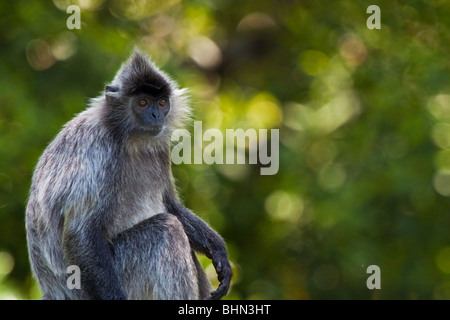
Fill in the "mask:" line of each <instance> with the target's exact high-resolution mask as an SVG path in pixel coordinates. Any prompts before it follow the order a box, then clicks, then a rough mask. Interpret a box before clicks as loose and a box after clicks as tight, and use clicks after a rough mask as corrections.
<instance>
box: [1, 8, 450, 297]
mask: <svg viewBox="0 0 450 320" xmlns="http://www.w3.org/2000/svg"><path fill="white" fill-rule="evenodd" d="M71 4H75V5H78V6H79V7H80V9H81V29H79V30H68V28H67V26H66V20H67V19H68V18H69V16H70V15H71V14H68V13H66V8H67V7H68V6H69V5H71ZM372 4H376V5H378V6H379V7H380V9H381V29H379V30H376V29H374V30H369V29H368V28H367V26H366V21H367V19H368V18H369V17H370V14H368V13H366V10H367V7H368V6H369V5H372ZM0 29H1V30H2V32H1V33H0V299H36V298H39V297H40V292H39V289H38V287H37V286H36V282H35V280H34V279H33V278H32V276H31V274H30V266H29V263H28V256H27V249H26V237H25V230H24V212H25V205H26V201H27V196H28V190H29V187H30V179H31V175H32V172H33V168H34V166H35V164H36V162H37V160H38V158H39V156H40V154H41V153H42V152H43V150H44V149H45V147H46V145H47V144H48V143H49V142H50V141H51V139H52V138H53V137H54V136H55V135H56V134H57V133H58V132H59V130H60V129H61V127H62V126H63V124H64V123H66V122H67V121H69V120H70V119H71V118H72V117H73V116H74V115H75V114H77V113H79V112H81V111H82V110H83V109H84V108H85V107H86V103H87V102H88V99H89V98H92V97H95V96H97V95H98V94H99V93H100V92H101V91H102V90H103V88H104V85H105V84H106V83H107V82H108V81H111V80H112V77H113V75H114V74H115V72H116V71H117V69H118V68H119V67H120V64H121V63H122V62H123V61H124V60H125V59H126V58H127V57H128V56H129V54H130V52H131V51H132V49H133V47H134V46H135V45H138V46H139V47H140V48H141V49H142V50H143V51H145V52H147V53H148V54H150V55H151V56H152V57H153V59H154V61H155V62H156V64H157V65H158V66H160V67H161V68H162V69H163V70H165V71H166V72H167V73H169V74H170V75H171V76H172V77H173V78H174V79H175V80H177V81H178V82H179V83H180V85H181V86H182V87H187V88H189V89H190V90H191V100H192V106H193V108H194V114H193V118H194V119H195V120H198V121H202V122H203V130H206V129H208V128H218V129H220V130H221V131H222V132H225V130H226V129H232V128H243V129H247V128H254V129H256V130H258V129H263V128H264V129H279V130H280V131H279V133H280V153H279V156H280V169H279V171H278V173H277V174H276V175H272V176H262V175H260V166H258V165H248V164H247V165H237V164H236V165H206V164H203V165H194V164H191V165H187V164H183V165H174V166H173V171H174V174H175V176H176V178H177V180H178V186H179V190H180V194H181V196H182V198H183V199H184V202H185V204H186V206H187V207H189V208H191V209H192V210H193V211H194V212H196V213H197V214H198V215H199V216H200V217H202V218H203V219H205V220H206V221H208V222H209V224H210V225H211V226H213V227H214V228H215V229H216V230H217V231H218V232H219V233H220V234H221V235H223V237H224V238H225V240H226V242H227V245H228V249H229V254H230V258H231V261H232V264H233V269H234V273H235V276H234V278H233V284H232V289H231V291H230V294H229V295H228V297H227V298H228V299H449V298H450V237H449V228H450V215H449V211H450V200H449V196H450V72H449V66H450V59H449V53H450V52H449V50H450V5H449V3H448V1H444V0H440V1H439V0H436V1H418V0H417V1H407V2H406V1H387V0H386V1H313V0H304V1H294V0H287V1H269V0H250V1H238V0H218V1H212V0H211V1H208V0H198V1H183V0H168V1H144V0H130V1H119V0H79V1H71V0H53V1H43V0H41V1H25V0H15V1H1V2H0ZM189 130H192V126H191V127H190V129H189ZM202 263H203V264H204V266H205V268H206V269H207V272H208V274H209V276H210V278H211V279H212V281H214V283H215V285H216V284H217V281H216V280H215V277H216V275H215V273H214V270H213V267H212V266H211V264H210V262H209V261H208V260H207V259H202ZM370 265H378V266H379V267H380V270H381V289H380V290H369V289H368V288H367V287H366V280H367V278H368V277H369V275H370V274H367V273H366V270H367V267H368V266H370Z"/></svg>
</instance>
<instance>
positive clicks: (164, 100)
mask: <svg viewBox="0 0 450 320" xmlns="http://www.w3.org/2000/svg"><path fill="white" fill-rule="evenodd" d="M168 102H169V101H168V100H167V99H166V98H161V99H159V100H158V104H159V105H160V106H161V107H163V108H164V107H167V104H168Z"/></svg>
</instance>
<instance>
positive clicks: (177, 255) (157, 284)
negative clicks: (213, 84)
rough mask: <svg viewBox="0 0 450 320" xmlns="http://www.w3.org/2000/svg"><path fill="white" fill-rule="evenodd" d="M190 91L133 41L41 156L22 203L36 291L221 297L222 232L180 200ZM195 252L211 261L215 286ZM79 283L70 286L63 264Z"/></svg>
mask: <svg viewBox="0 0 450 320" xmlns="http://www.w3.org/2000/svg"><path fill="white" fill-rule="evenodd" d="M189 117H190V106H189V103H188V97H187V90H186V89H181V88H180V87H179V86H178V84H177V83H176V82H175V81H174V80H172V79H171V78H170V77H169V75H167V74H166V73H164V72H163V71H161V70H160V69H159V68H158V67H157V66H156V65H155V64H154V63H153V61H152V60H151V58H150V57H149V56H147V55H145V54H144V53H142V51H141V50H139V49H138V48H135V49H134V51H133V53H132V54H131V56H130V57H129V59H128V60H127V61H126V62H125V63H123V64H122V66H121V68H120V69H119V71H118V72H117V74H116V75H115V77H114V79H113V81H112V82H111V83H109V84H108V85H106V86H105V89H104V91H103V92H102V93H101V94H100V96H99V97H97V98H93V99H91V100H90V102H89V104H88V107H87V108H86V109H85V110H84V111H82V112H81V113H79V114H78V115H76V116H75V117H74V118H73V119H72V120H71V121H69V122H68V123H67V124H66V125H65V126H64V127H63V128H62V130H61V131H60V132H59V133H58V134H57V136H56V137H55V138H54V140H53V141H52V142H51V143H50V144H49V145H48V146H47V148H46V149H45V150H44V152H43V154H42V155H41V157H40V159H39V161H38V163H37V165H36V167H35V170H34V173H33V176H32V180H31V187H30V193H29V197H28V203H27V207H26V214H25V215H26V219H25V220H26V221H25V222H26V236H27V244H28V254H29V260H30V264H31V269H32V273H33V275H34V277H35V278H36V280H37V282H38V284H39V287H40V289H41V291H42V293H43V297H42V299H50V300H64V299H77V300H78V299H80V300H90V299H95V300H103V299H105V300H125V299H133V300H134V299H136V300H137V299H154V300H159V299H161V300H162V299H169V300H171V299H174V300H175V299H221V298H222V297H224V296H225V295H226V294H227V292H228V290H229V287H230V280H231V277H232V270H231V266H230V262H229V260H228V255H227V249H226V245H225V242H224V240H223V238H222V237H221V236H220V235H219V234H218V233H217V232H216V231H214V230H213V229H212V228H211V227H210V226H209V225H208V224H207V223H206V222H204V221H203V220H202V219H200V218H199V217H198V216H197V215H195V214H194V213H193V212H192V211H190V210H189V209H187V208H186V207H185V206H184V205H182V203H181V200H180V198H179V196H178V193H177V191H176V186H175V180H174V178H173V175H172V171H171V165H170V162H171V160H170V142H171V141H170V137H171V134H172V132H173V131H174V130H175V129H176V128H180V127H182V126H183V124H184V123H185V122H186V121H187V120H188V119H189ZM196 252H197V253H199V254H204V255H206V256H207V257H208V258H210V259H211V260H212V264H213V266H214V268H215V270H216V273H217V277H218V280H219V286H218V288H217V289H216V290H215V291H212V290H213V289H212V286H211V284H210V282H209V280H208V278H207V276H206V274H205V272H204V270H203V269H202V266H201V265H200V263H199V261H198V258H197V256H196ZM72 265H75V266H77V267H79V270H80V280H81V285H80V288H79V289H77V288H74V289H69V288H68V286H67V278H68V274H67V268H68V266H72Z"/></svg>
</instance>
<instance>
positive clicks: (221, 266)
mask: <svg viewBox="0 0 450 320" xmlns="http://www.w3.org/2000/svg"><path fill="white" fill-rule="evenodd" d="M209 258H211V259H212V263H213V265H214V268H215V269H216V272H217V279H218V280H219V281H220V285H219V287H218V288H217V290H216V291H213V292H211V297H209V300H220V299H221V298H222V297H224V296H225V295H226V294H227V292H228V289H229V288H230V281H231V277H232V275H233V272H232V271H231V266H230V262H229V261H228V257H227V252H226V251H225V252H223V251H216V252H214V253H213V254H212V255H211V257H209Z"/></svg>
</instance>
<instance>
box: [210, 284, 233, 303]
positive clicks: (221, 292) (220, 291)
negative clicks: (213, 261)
mask: <svg viewBox="0 0 450 320" xmlns="http://www.w3.org/2000/svg"><path fill="white" fill-rule="evenodd" d="M228 288H229V286H228V285H225V284H224V283H221V284H220V285H219V287H218V288H217V290H216V291H213V292H211V297H209V298H208V300H220V299H221V298H222V297H224V296H225V295H226V294H227V292H228Z"/></svg>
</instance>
